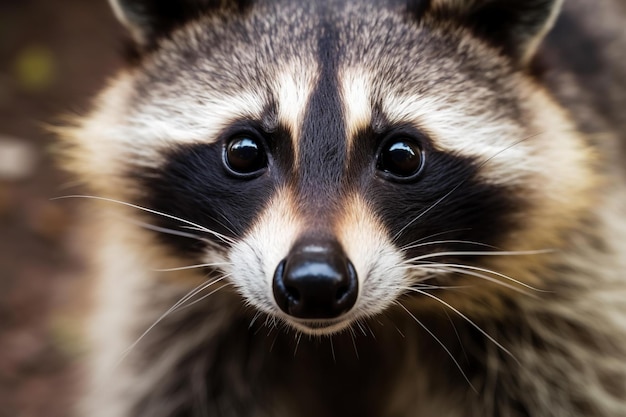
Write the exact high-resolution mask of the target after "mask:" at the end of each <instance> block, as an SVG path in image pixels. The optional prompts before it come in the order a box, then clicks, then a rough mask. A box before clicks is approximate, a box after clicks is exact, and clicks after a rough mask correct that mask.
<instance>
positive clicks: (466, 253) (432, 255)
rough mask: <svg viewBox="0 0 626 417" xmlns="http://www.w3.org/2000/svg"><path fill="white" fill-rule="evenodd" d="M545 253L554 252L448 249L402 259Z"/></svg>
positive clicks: (541, 250) (544, 250) (411, 261)
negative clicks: (456, 250)
mask: <svg viewBox="0 0 626 417" xmlns="http://www.w3.org/2000/svg"><path fill="white" fill-rule="evenodd" d="M546 253H554V250H553V249H539V250H526V251H458V252H454V251H450V252H435V253H428V254H426V255H420V256H416V257H414V258H410V259H406V260H405V261H403V263H405V264H414V263H415V262H419V261H422V260H424V259H431V258H438V257H441V256H526V255H541V254H546Z"/></svg>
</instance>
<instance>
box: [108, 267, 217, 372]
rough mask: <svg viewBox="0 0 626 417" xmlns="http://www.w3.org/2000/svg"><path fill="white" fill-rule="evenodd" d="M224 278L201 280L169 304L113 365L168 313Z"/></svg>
mask: <svg viewBox="0 0 626 417" xmlns="http://www.w3.org/2000/svg"><path fill="white" fill-rule="evenodd" d="M224 278H225V277H220V278H218V279H215V280H211V281H209V282H203V283H202V284H200V285H198V286H197V287H195V288H194V289H192V290H191V291H189V292H188V293H187V294H185V295H184V296H183V297H182V298H181V299H180V300H178V301H177V302H176V303H175V304H174V305H173V306H171V307H170V308H169V309H168V310H167V311H166V312H165V313H163V314H162V315H161V316H159V318H157V319H156V321H155V322H154V323H152V324H151V325H150V326H149V327H148V328H147V329H146V330H145V331H144V332H143V333H142V334H141V335H140V336H139V337H138V338H137V339H136V340H135V341H134V342H133V343H132V344H131V345H130V346H129V347H128V348H126V350H124V352H122V355H121V357H120V359H119V360H118V361H117V363H116V365H115V366H119V365H120V364H121V363H122V362H123V361H124V359H126V357H128V355H129V354H130V353H131V352H132V350H133V349H134V348H135V347H136V346H137V345H138V344H139V343H140V342H141V341H142V340H143V339H144V338H145V337H146V336H147V335H148V333H150V332H151V331H152V329H154V328H155V327H156V326H157V325H158V324H159V323H161V322H162V321H163V320H165V318H166V317H168V316H169V315H170V314H172V313H173V312H174V311H176V309H177V308H178V307H179V306H180V305H182V304H183V303H185V302H187V301H188V300H189V299H191V298H193V297H194V296H195V295H196V294H198V293H200V292H201V291H203V290H205V289H206V288H208V287H210V286H211V285H213V284H215V283H217V282H219V281H221V280H222V279H224Z"/></svg>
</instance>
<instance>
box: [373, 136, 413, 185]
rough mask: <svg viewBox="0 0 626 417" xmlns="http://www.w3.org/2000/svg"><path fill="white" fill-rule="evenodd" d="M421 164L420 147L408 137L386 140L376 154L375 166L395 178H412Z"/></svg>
mask: <svg viewBox="0 0 626 417" xmlns="http://www.w3.org/2000/svg"><path fill="white" fill-rule="evenodd" d="M423 165H424V154H423V152H422V149H421V148H420V147H419V145H418V144H417V143H415V142H414V141H412V140H410V139H408V138H396V139H392V140H389V141H387V142H386V143H385V144H384V145H383V147H382V148H381V150H380V153H379V154H378V160H377V168H378V169H379V170H380V171H381V172H382V173H383V174H384V175H385V176H388V177H390V178H391V179H395V180H411V179H414V178H415V177H416V176H417V175H418V174H419V173H420V171H421V170H422V167H423Z"/></svg>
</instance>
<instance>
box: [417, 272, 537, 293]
mask: <svg viewBox="0 0 626 417" xmlns="http://www.w3.org/2000/svg"><path fill="white" fill-rule="evenodd" d="M425 267H426V266H425ZM436 268H438V269H439V270H440V271H442V272H446V273H449V272H454V273H458V274H463V275H468V276H472V277H476V278H481V279H484V280H485V281H489V282H492V283H494V284H498V285H501V286H502V287H505V288H508V289H510V290H512V291H517V292H519V293H521V294H524V295H527V296H529V297H537V296H536V295H535V294H533V293H529V292H527V291H524V290H523V289H521V288H519V287H515V286H514V285H511V284H509V283H506V282H502V281H500V280H499V279H496V278H494V277H490V276H488V275H484V274H480V273H478V272H472V271H467V270H465V269H461V268H458V269H457V268H452V267H446V266H443V265H440V266H436Z"/></svg>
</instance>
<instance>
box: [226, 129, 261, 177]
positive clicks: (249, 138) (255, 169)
mask: <svg viewBox="0 0 626 417" xmlns="http://www.w3.org/2000/svg"><path fill="white" fill-rule="evenodd" d="M224 163H225V165H226V167H227V168H228V169H229V171H230V172H231V173H232V174H235V175H237V176H241V177H252V176H256V175H258V174H260V173H261V171H262V170H263V169H264V168H266V167H267V156H266V155H265V149H264V148H263V144H262V143H261V141H260V140H259V139H257V138H255V137H254V136H253V135H240V136H235V137H233V138H232V139H230V140H229V141H228V143H227V144H226V147H225V148H224Z"/></svg>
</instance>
